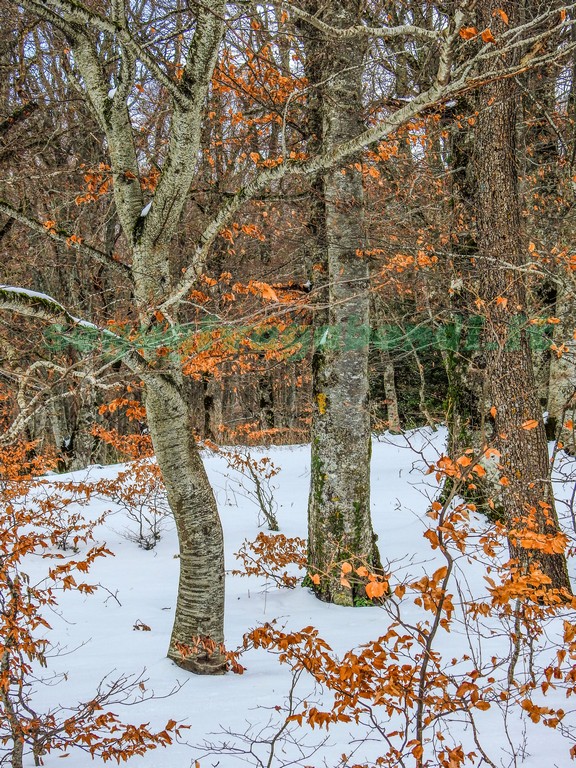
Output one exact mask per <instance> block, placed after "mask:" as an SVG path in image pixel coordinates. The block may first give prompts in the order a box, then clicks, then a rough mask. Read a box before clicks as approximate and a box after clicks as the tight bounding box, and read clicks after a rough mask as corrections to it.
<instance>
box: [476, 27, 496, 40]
mask: <svg viewBox="0 0 576 768" xmlns="http://www.w3.org/2000/svg"><path fill="white" fill-rule="evenodd" d="M480 37H481V38H482V40H483V41H484V42H485V43H495V42H496V38H495V37H494V35H493V34H492V30H491V29H485V30H484V32H482V34H481V35H480Z"/></svg>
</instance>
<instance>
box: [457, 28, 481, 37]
mask: <svg viewBox="0 0 576 768" xmlns="http://www.w3.org/2000/svg"><path fill="white" fill-rule="evenodd" d="M477 34H478V30H477V29H476V27H462V29H461V30H460V37H462V38H463V39H464V40H472V38H473V37H476V35H477Z"/></svg>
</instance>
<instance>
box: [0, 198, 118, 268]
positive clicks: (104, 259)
mask: <svg viewBox="0 0 576 768" xmlns="http://www.w3.org/2000/svg"><path fill="white" fill-rule="evenodd" d="M0 212H2V213H4V214H6V216H9V217H10V218H11V219H14V220H16V221H18V222H20V223H21V224H24V225H25V226H26V227H28V229H30V230H32V231H33V232H36V233H37V234H40V235H44V236H48V237H50V238H52V240H56V242H58V243H64V244H65V245H66V246H67V247H68V248H73V249H74V250H75V251H78V253H80V254H81V255H82V256H87V257H88V258H90V259H94V260H95V261H98V262H99V263H100V264H105V265H106V266H109V267H112V268H113V269H115V270H117V271H118V272H120V274H122V275H123V276H124V277H130V267H129V266H127V265H126V264H124V263H123V262H121V261H116V259H114V258H113V257H112V256H109V255H108V254H107V253H104V252H103V251H99V250H98V249H97V248H93V247H92V246H91V245H86V244H85V243H82V242H78V241H76V240H72V239H71V238H72V235H71V234H70V233H68V232H64V231H63V230H61V229H59V230H56V229H55V228H54V227H47V226H45V225H44V224H42V223H41V222H39V221H36V219H32V218H30V216H26V214H25V213H22V211H19V210H18V209H17V208H14V207H13V206H12V205H10V204H9V203H7V202H5V201H4V200H0Z"/></svg>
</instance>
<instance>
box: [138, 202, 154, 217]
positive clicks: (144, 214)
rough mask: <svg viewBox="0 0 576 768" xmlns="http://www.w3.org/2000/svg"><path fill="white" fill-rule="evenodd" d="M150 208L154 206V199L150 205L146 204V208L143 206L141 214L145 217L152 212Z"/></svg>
mask: <svg viewBox="0 0 576 768" xmlns="http://www.w3.org/2000/svg"><path fill="white" fill-rule="evenodd" d="M150 208H152V200H150V202H149V203H148V205H145V206H144V208H142V211H141V212H140V216H141V217H142V218H144V216H148V214H149V213H150Z"/></svg>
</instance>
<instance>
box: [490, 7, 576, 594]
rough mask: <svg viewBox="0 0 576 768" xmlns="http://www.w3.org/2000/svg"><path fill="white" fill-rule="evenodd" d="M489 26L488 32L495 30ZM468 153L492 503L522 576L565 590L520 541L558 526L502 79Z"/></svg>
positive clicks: (511, 124) (545, 557)
mask: <svg viewBox="0 0 576 768" xmlns="http://www.w3.org/2000/svg"><path fill="white" fill-rule="evenodd" d="M498 9H502V10H504V12H505V13H507V14H508V16H509V18H510V20H511V24H513V21H514V20H515V17H516V10H515V7H514V4H513V3H511V2H504V3H502V1H501V0H488V1H487V2H486V3H482V4H481V7H479V9H478V28H479V29H485V28H486V27H488V26H490V25H492V29H493V31H497V32H502V31H503V26H502V24H503V23H502V21H501V20H500V18H499V14H498V13H497V10H498ZM495 28H496V30H495ZM481 104H482V105H483V107H482V109H481V110H480V113H479V117H478V126H477V134H476V153H475V179H476V210H477V222H478V227H477V228H478V260H477V263H478V270H479V278H480V279H479V281H478V286H479V294H480V295H479V298H480V300H481V301H482V302H483V307H484V311H485V313H486V324H485V334H484V344H485V350H486V352H485V354H486V376H487V386H488V393H489V396H490V401H491V404H492V406H493V408H494V409H495V412H494V420H495V432H496V435H495V445H496V447H497V448H498V449H499V451H500V454H501V456H500V484H501V494H500V499H499V504H500V505H501V507H502V510H503V513H504V516H505V520H506V523H507V525H508V527H509V529H510V531H511V534H510V538H509V544H510V553H511V555H512V557H513V558H514V559H516V561H517V562H518V564H519V566H520V567H521V568H522V570H523V571H527V570H528V569H529V568H530V567H531V566H538V567H540V568H541V570H542V571H543V572H544V574H545V575H547V576H548V577H549V578H550V579H551V582H552V586H554V587H558V588H565V589H566V590H570V584H569V580H568V573H567V569H566V562H565V559H564V556H563V555H560V554H547V553H545V552H543V551H540V550H538V549H533V548H528V547H527V546H525V545H523V544H522V543H521V539H522V533H525V532H526V531H527V530H528V529H531V530H535V531H536V532H537V533H540V534H554V533H556V532H557V530H558V520H557V517H556V511H555V507H554V497H553V494H552V488H551V484H550V480H549V472H550V467H549V460H548V451H547V442H546V435H545V431H544V423H543V420H542V417H541V411H540V405H539V402H538V398H537V394H536V383H535V377H534V371H533V367H532V357H531V352H530V347H529V344H528V337H527V334H526V328H525V325H526V321H525V311H526V300H527V295H526V294H527V292H526V279H525V272H524V271H522V269H521V268H522V266H523V265H524V263H525V255H524V254H525V248H524V245H523V242H522V236H521V223H520V199H519V193H518V176H517V169H516V160H515V151H516V147H515V137H516V111H517V88H516V84H515V82H514V80H512V79H510V78H508V79H502V80H499V81H494V82H491V83H489V84H488V85H486V86H484V87H483V89H482V91H481Z"/></svg>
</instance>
